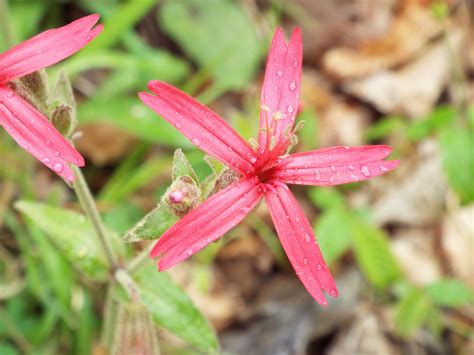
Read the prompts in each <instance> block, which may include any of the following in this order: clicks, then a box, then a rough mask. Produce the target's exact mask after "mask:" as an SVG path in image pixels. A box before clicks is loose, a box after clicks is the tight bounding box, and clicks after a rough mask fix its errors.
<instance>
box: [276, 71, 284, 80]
mask: <svg viewBox="0 0 474 355" xmlns="http://www.w3.org/2000/svg"><path fill="white" fill-rule="evenodd" d="M277 76H278V77H279V78H281V77H282V76H283V72H282V71H281V70H278V71H277Z"/></svg>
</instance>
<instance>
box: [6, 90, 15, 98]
mask: <svg viewBox="0 0 474 355" xmlns="http://www.w3.org/2000/svg"><path fill="white" fill-rule="evenodd" d="M13 95H14V94H13V91H11V90H8V91H7V97H10V98H11V97H13Z"/></svg>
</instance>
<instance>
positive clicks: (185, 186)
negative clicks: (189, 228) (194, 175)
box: [163, 176, 201, 218]
mask: <svg viewBox="0 0 474 355" xmlns="http://www.w3.org/2000/svg"><path fill="white" fill-rule="evenodd" d="M163 198H164V202H165V203H166V204H167V205H168V207H169V208H170V209H171V210H172V211H173V213H174V214H175V215H176V216H178V217H179V218H182V217H184V216H185V215H186V214H187V213H189V211H191V210H192V209H193V208H194V207H196V206H197V205H198V204H199V203H200V202H201V190H200V189H199V188H198V186H197V185H196V183H195V182H194V180H193V179H191V178H190V177H189V176H180V177H178V178H177V179H176V180H175V181H173V183H172V184H171V186H170V187H169V189H168V191H167V192H166V193H165V195H164V196H163Z"/></svg>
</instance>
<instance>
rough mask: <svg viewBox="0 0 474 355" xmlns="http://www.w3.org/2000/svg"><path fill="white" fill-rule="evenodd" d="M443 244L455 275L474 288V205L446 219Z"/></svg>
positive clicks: (455, 212) (453, 213)
mask: <svg viewBox="0 0 474 355" xmlns="http://www.w3.org/2000/svg"><path fill="white" fill-rule="evenodd" d="M441 244H442V247H443V250H444V252H445V253H446V256H447V258H448V262H449V266H450V268H451V269H452V271H453V273H454V275H456V276H457V277H459V278H460V279H461V280H463V281H465V282H466V283H467V284H468V285H469V286H470V287H474V278H473V275H474V274H473V273H474V258H473V255H474V205H469V206H466V207H463V208H461V209H459V210H457V211H453V212H452V213H450V214H449V215H447V216H446V217H445V218H444V220H443V229H442V239H441Z"/></svg>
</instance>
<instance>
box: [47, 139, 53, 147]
mask: <svg viewBox="0 0 474 355" xmlns="http://www.w3.org/2000/svg"><path fill="white" fill-rule="evenodd" d="M51 144H52V142H51V140H49V139H48V140H47V141H46V145H47V146H48V147H49V146H50V145H51Z"/></svg>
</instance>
